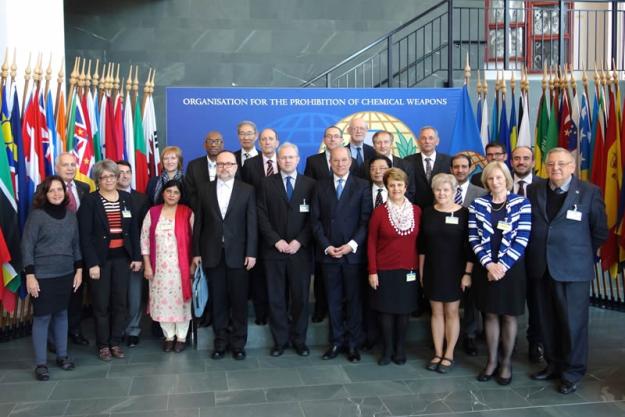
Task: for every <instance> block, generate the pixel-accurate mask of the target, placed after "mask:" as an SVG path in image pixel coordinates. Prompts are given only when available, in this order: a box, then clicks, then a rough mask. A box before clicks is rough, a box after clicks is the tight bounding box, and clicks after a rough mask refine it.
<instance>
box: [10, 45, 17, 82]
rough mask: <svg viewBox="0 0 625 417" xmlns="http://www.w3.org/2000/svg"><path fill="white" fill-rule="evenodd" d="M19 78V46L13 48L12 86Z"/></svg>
mask: <svg viewBox="0 0 625 417" xmlns="http://www.w3.org/2000/svg"><path fill="white" fill-rule="evenodd" d="M16 79H17V48H13V63H12V64H11V87H13V84H15V80H16Z"/></svg>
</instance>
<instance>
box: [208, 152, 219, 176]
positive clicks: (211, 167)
mask: <svg viewBox="0 0 625 417" xmlns="http://www.w3.org/2000/svg"><path fill="white" fill-rule="evenodd" d="M206 161H207V162H208V179H209V181H215V177H216V176H217V161H215V162H213V161H211V159H210V158H209V157H208V155H207V156H206Z"/></svg>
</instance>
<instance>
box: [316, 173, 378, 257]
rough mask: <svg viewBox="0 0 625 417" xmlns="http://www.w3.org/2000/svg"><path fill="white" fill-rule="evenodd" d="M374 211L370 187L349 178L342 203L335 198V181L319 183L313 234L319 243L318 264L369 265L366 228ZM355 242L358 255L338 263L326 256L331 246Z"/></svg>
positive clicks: (341, 199)
mask: <svg viewBox="0 0 625 417" xmlns="http://www.w3.org/2000/svg"><path fill="white" fill-rule="evenodd" d="M372 208H373V202H372V199H371V188H370V187H369V183H368V182H367V181H365V180H363V179H362V178H358V177H356V176H355V175H349V176H348V177H347V181H345V185H344V187H343V193H342V194H341V198H340V200H339V199H337V198H336V189H335V188H334V177H330V178H326V179H324V180H320V181H317V184H316V186H315V193H314V197H313V203H312V207H311V210H312V215H311V220H312V231H313V236H314V237H315V240H316V241H317V244H318V245H317V260H318V261H319V262H323V263H340V262H347V263H350V264H359V263H363V262H366V254H367V248H366V247H365V242H366V239H367V226H368V223H369V217H370V216H371V211H372ZM350 240H353V241H354V242H356V244H357V245H358V250H357V251H356V253H353V252H352V253H349V254H348V255H347V256H344V257H343V258H341V259H335V258H332V257H331V256H328V255H326V254H325V253H324V251H325V249H326V248H327V247H328V246H335V247H336V246H341V245H344V244H346V243H347V242H349V241H350Z"/></svg>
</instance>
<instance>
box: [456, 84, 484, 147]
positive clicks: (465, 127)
mask: <svg viewBox="0 0 625 417" xmlns="http://www.w3.org/2000/svg"><path fill="white" fill-rule="evenodd" d="M466 151H472V152H475V153H478V154H480V153H482V152H483V151H484V149H483V148H482V140H481V138H480V132H479V130H478V128H477V124H476V123H475V114H474V113H473V107H472V106H471V99H470V98H469V91H468V90H467V86H466V85H465V86H464V87H462V93H461V97H460V102H459V103H458V109H457V110H456V121H455V123H454V130H453V133H452V136H451V147H450V148H449V153H450V154H451V155H455V154H457V153H459V152H466Z"/></svg>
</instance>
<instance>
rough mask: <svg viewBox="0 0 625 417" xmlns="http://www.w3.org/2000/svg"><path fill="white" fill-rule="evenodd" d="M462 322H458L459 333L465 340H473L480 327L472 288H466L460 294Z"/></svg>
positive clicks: (478, 312)
mask: <svg viewBox="0 0 625 417" xmlns="http://www.w3.org/2000/svg"><path fill="white" fill-rule="evenodd" d="M462 307H463V308H462V309H463V313H462V321H461V322H460V333H461V334H462V337H465V338H473V339H474V338H475V337H476V336H477V332H478V329H479V327H480V317H481V315H480V311H479V310H478V309H477V306H476V305H475V294H474V290H473V288H467V289H466V290H464V293H463V294H462Z"/></svg>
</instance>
